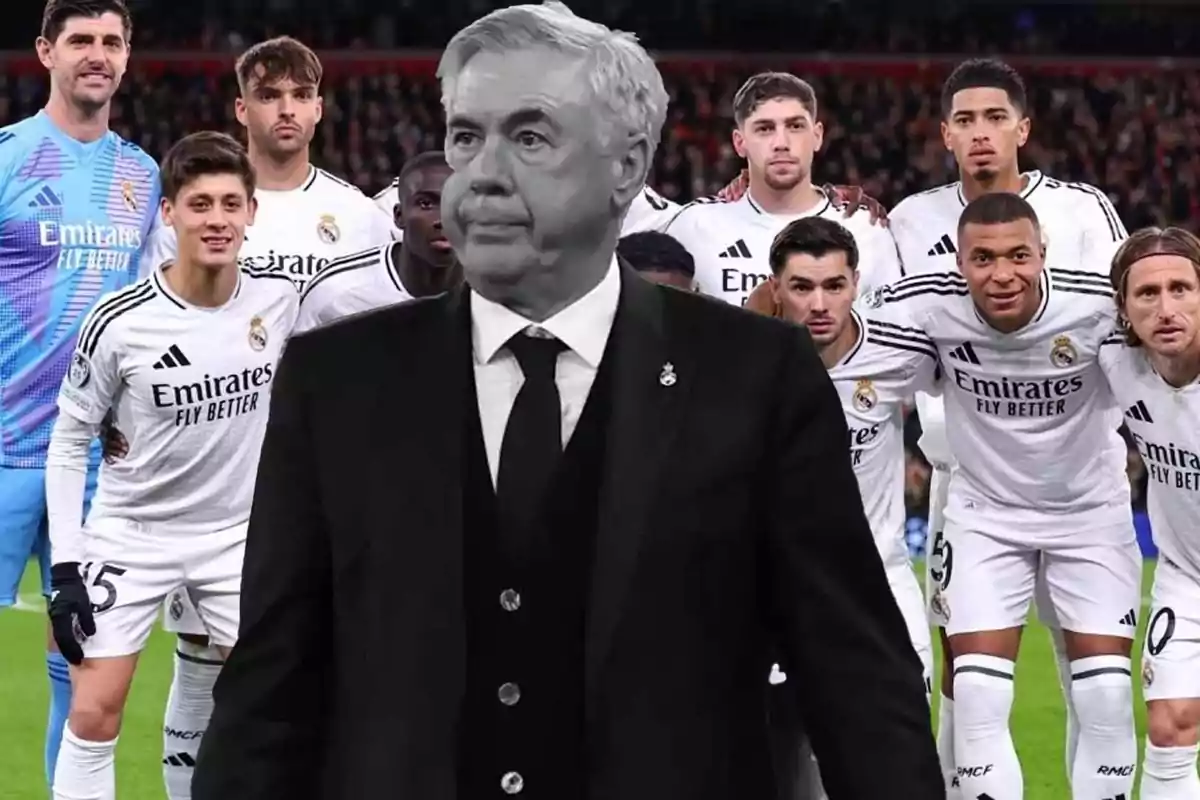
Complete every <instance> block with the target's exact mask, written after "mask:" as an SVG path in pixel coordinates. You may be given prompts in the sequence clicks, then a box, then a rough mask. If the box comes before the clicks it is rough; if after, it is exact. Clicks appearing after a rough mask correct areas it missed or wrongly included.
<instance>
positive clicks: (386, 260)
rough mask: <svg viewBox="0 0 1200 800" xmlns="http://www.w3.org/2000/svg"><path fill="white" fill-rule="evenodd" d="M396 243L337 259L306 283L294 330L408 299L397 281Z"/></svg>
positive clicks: (397, 247)
mask: <svg viewBox="0 0 1200 800" xmlns="http://www.w3.org/2000/svg"><path fill="white" fill-rule="evenodd" d="M398 249H399V246H398V245H396V244H394V243H393V244H385V245H384V246H383V247H374V248H371V249H370V250H364V251H362V252H361V253H355V254H353V255H349V256H346V257H345V258H339V259H338V260H337V261H334V262H333V263H331V264H330V265H329V266H328V267H326V268H325V270H324V271H323V272H322V273H321V274H320V275H318V276H317V277H315V278H313V279H312V280H311V281H309V282H308V286H306V287H304V293H303V294H301V295H300V316H299V319H297V320H296V333H303V332H304V331H307V330H311V329H312V328H315V327H317V326H318V325H323V324H324V323H326V322H332V321H333V320H335V319H341V318H342V317H345V316H349V315H350V314H357V313H359V312H360V311H370V310H372V309H376V308H383V307H384V306H390V305H395V304H396V303H401V302H404V301H405V300H411V299H412V295H411V294H409V292H408V290H407V289H405V288H404V284H403V283H402V282H401V281H400V270H399V269H398V265H397V264H396V262H395V260H394V259H395V256H396V255H399V254H398V253H397V252H396V251H397V250H398Z"/></svg>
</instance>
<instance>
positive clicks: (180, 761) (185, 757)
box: [162, 753, 196, 767]
mask: <svg viewBox="0 0 1200 800" xmlns="http://www.w3.org/2000/svg"><path fill="white" fill-rule="evenodd" d="M162 763H164V764H166V765H168V766H171V767H195V766H196V759H194V758H192V757H191V756H190V755H189V754H187V753H174V754H172V755H169V756H167V757H166V758H164V759H163V760H162Z"/></svg>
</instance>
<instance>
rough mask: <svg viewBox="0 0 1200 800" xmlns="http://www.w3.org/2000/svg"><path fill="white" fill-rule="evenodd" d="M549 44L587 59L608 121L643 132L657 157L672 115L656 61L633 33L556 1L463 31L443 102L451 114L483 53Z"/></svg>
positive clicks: (450, 57)
mask: <svg viewBox="0 0 1200 800" xmlns="http://www.w3.org/2000/svg"><path fill="white" fill-rule="evenodd" d="M537 46H541V47H549V48H552V49H554V50H557V51H559V52H562V53H568V54H571V55H576V56H578V57H579V58H580V60H583V61H585V62H586V66H587V69H586V74H587V80H588V83H589V85H590V86H591V89H592V91H593V92H594V94H595V97H596V99H597V101H598V102H599V103H601V104H603V106H605V109H604V110H605V112H606V114H605V116H606V118H608V119H609V122H611V123H612V124H615V125H617V126H618V127H623V128H624V129H625V132H626V133H627V134H641V135H643V136H645V137H646V138H647V140H648V143H649V146H650V148H651V150H650V154H651V156H653V154H654V148H656V147H657V146H658V140H659V136H660V135H661V134H662V128H663V123H664V122H665V121H666V117H667V101H668V97H667V90H666V89H665V88H664V87H663V81H662V75H661V74H660V73H659V71H658V66H657V65H655V63H654V59H652V58H650V54H649V53H647V52H646V50H645V48H643V47H642V46H641V45H640V44H639V43H638V40H637V37H636V36H634V35H633V34H632V33H624V32H622V31H614V30H612V29H610V28H608V27H606V26H604V25H601V24H599V23H597V22H592V21H591V20H587V19H584V18H583V17H580V16H578V15H576V14H575V13H574V12H573V11H571V9H569V8H567V7H566V5H564V4H563V3H560V2H557V0H549V1H548V2H545V3H542V4H541V5H534V4H526V5H518V6H509V7H508V8H502V9H498V10H496V11H493V12H492V13H490V14H488V15H487V16H485V17H481V18H480V19H477V20H476V21H475V22H472V23H471V24H470V25H468V26H467V27H465V28H463V29H462V30H460V31H459V32H458V33H456V34H455V35H454V38H453V39H451V40H450V43H449V44H448V45H446V50H445V52H443V53H442V58H441V61H440V62H439V63H438V69H437V76H438V78H439V79H440V80H441V83H442V105H443V107H445V109H446V112H447V113H449V112H450V98H451V97H453V96H454V84H455V81H456V80H457V78H458V75H459V73H460V72H462V70H463V67H465V66H466V65H467V62H468V61H470V60H471V59H472V58H474V57H475V56H476V55H477V54H479V53H481V52H492V53H504V52H508V51H511V50H522V49H525V48H529V47H537Z"/></svg>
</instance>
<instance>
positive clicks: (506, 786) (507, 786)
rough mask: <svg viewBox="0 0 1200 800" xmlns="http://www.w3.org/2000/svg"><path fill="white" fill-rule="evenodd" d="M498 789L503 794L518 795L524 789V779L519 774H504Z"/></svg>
mask: <svg viewBox="0 0 1200 800" xmlns="http://www.w3.org/2000/svg"><path fill="white" fill-rule="evenodd" d="M500 788H501V789H503V790H504V793H505V794H519V793H520V791H521V790H522V789H524V788H525V779H524V778H522V777H521V773H519V772H506V773H504V777H503V778H501V779H500Z"/></svg>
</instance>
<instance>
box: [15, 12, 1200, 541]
mask: <svg viewBox="0 0 1200 800" xmlns="http://www.w3.org/2000/svg"><path fill="white" fill-rule="evenodd" d="M33 5H36V6H38V7H39V8H40V5H41V4H40V3H37V4H33ZM498 5H502V3H498V2H494V1H490V0H440V1H439V2H437V3H436V4H435V3H430V2H425V1H423V0H344V2H340V3H337V4H330V3H328V2H325V1H324V0H257V2H243V0H203V2H196V3H193V4H174V3H164V2H162V1H161V0H140V1H139V0H132V2H130V6H131V9H132V10H133V11H134V15H135V28H134V35H133V45H134V50H133V53H134V54H133V59H132V63H131V67H130V72H129V74H128V75H127V76H126V78H125V80H124V84H123V86H122V89H121V91H120V93H119V94H118V96H117V98H116V100H115V101H114V105H113V118H112V127H113V129H114V130H116V131H117V132H118V133H120V134H121V135H122V136H124V137H126V138H129V139H131V140H133V141H136V142H138V143H139V144H140V145H141V146H142V147H143V148H144V149H145V150H147V151H148V152H149V153H150V154H151V155H153V156H155V157H156V158H159V159H161V157H162V156H163V155H164V154H165V152H166V150H167V148H168V147H169V146H170V145H171V144H172V143H174V142H175V141H176V140H177V139H179V138H180V137H181V136H182V135H184V134H185V133H188V132H192V131H196V130H200V129H206V128H209V129H220V130H226V131H228V132H230V133H234V134H235V135H240V134H241V131H240V126H238V124H237V123H236V121H235V120H234V117H233V99H234V97H235V95H236V90H237V87H236V83H235V81H234V79H233V75H232V63H233V59H234V58H235V57H236V55H237V54H238V53H240V52H241V51H242V50H243V49H244V48H245V47H246V46H248V45H249V44H252V43H253V42H255V41H258V40H259V39H261V38H266V37H269V36H273V35H277V34H281V33H287V34H291V35H293V36H296V37H298V38H300V39H302V40H303V41H305V42H306V43H308V44H310V45H312V46H314V47H315V48H317V49H318V50H320V51H321V55H322V58H323V60H324V62H325V68H326V80H325V84H324V87H323V93H324V96H325V117H324V121H323V122H322V124H321V126H320V128H319V129H318V134H317V138H316V140H315V141H314V146H313V158H314V161H315V162H316V163H317V164H318V165H319V166H321V167H324V168H325V169H327V170H329V171H331V172H333V173H334V174H337V175H341V176H344V177H345V178H346V179H347V180H350V181H352V182H353V183H355V184H356V185H358V186H359V187H360V188H362V189H363V190H364V191H365V192H367V193H369V194H370V193H374V192H377V191H379V190H381V189H383V188H384V187H385V186H387V185H388V184H389V183H390V182H391V181H392V179H393V177H394V176H395V175H396V173H397V171H398V169H399V167H400V165H401V164H402V163H403V162H404V160H405V159H407V158H408V157H409V156H411V155H413V154H415V153H418V152H421V151H423V150H429V149H437V148H439V147H440V146H441V139H442V136H443V130H442V125H441V119H442V113H441V106H440V102H439V98H440V93H439V90H438V87H437V82H436V79H435V78H434V75H433V72H434V68H435V66H436V59H437V52H438V49H439V48H440V46H441V45H442V44H444V43H445V41H446V40H447V39H448V38H449V36H450V35H451V34H452V33H453V32H454V31H455V30H457V29H458V28H459V27H461V25H463V24H464V23H465V22H466V21H468V20H469V19H471V18H474V17H476V16H478V15H480V14H482V13H484V12H486V11H487V10H489V9H490V8H492V7H495V6H498ZM568 5H570V6H571V7H572V8H573V9H574V10H575V11H577V12H578V13H581V14H586V15H588V16H591V17H592V18H595V19H598V20H601V21H604V22H606V23H607V24H610V25H613V26H615V27H618V28H622V29H624V30H630V31H633V32H636V33H637V34H638V35H639V37H640V38H641V39H642V41H643V42H644V43H645V44H646V45H647V46H648V47H649V48H651V49H652V50H656V51H660V53H661V54H662V57H661V63H662V67H663V72H664V75H665V77H666V81H667V86H668V89H669V90H670V92H671V97H672V104H671V111H670V115H669V119H668V123H667V126H666V128H665V130H664V134H663V142H662V146H661V147H660V149H659V152H658V156H657V161H656V165H655V170H654V174H653V178H652V183H653V185H654V187H655V188H656V189H658V190H659V191H660V192H661V193H662V194H663V195H665V196H667V197H670V198H672V199H675V200H679V201H687V200H690V199H692V198H695V197H699V196H704V195H709V194H712V193H714V192H716V191H717V190H718V189H719V188H721V187H722V186H724V185H725V184H726V183H727V182H728V181H729V180H730V179H731V178H732V177H733V176H734V175H736V174H737V172H738V170H739V169H740V168H741V165H740V163H739V161H738V159H737V157H736V155H735V154H734V152H733V149H732V146H731V145H730V141H729V132H730V130H731V128H732V125H733V122H732V114H731V105H732V97H733V94H734V92H735V91H736V89H737V88H738V86H739V85H740V84H741V83H742V81H744V80H745V78H746V77H748V76H749V75H750V74H752V73H754V72H757V71H760V70H762V69H768V68H769V69H783V70H787V71H790V72H793V73H795V74H797V75H800V76H801V77H804V78H805V79H807V80H809V81H810V82H811V83H812V84H813V85H814V87H815V88H816V90H817V96H818V98H819V101H820V104H821V107H820V112H819V115H820V117H821V119H822V120H823V122H824V124H825V131H826V133H825V144H824V147H823V149H822V152H821V153H820V154H818V161H817V164H816V167H815V177H816V179H817V180H818V181H819V182H831V183H838V184H856V185H862V186H864V187H865V188H866V190H867V192H868V193H869V194H871V195H872V196H874V197H876V198H878V199H879V200H881V201H882V202H883V203H884V204H885V205H887V206H889V207H890V206H892V205H894V204H895V203H897V202H898V201H899V200H901V199H902V198H904V197H905V196H907V195H909V194H911V193H913V192H917V191H921V190H923V189H926V188H929V187H931V186H935V185H938V184H942V183H946V182H950V181H953V180H956V179H957V174H956V168H955V164H954V161H953V158H952V157H951V156H950V154H949V153H947V152H946V151H945V149H944V148H943V146H942V144H941V138H940V134H939V123H940V116H939V110H938V89H939V86H940V82H941V80H942V79H943V78H944V77H945V75H946V74H947V73H948V72H949V70H950V69H951V68H953V66H954V64H955V63H957V60H958V58H957V56H960V55H962V54H979V53H981V52H988V53H1001V54H1005V55H1006V56H1007V57H1008V58H1009V60H1010V61H1011V63H1013V64H1014V66H1017V67H1018V69H1020V70H1021V72H1022V74H1023V75H1024V77H1025V80H1026V82H1027V84H1028V88H1029V96H1030V103H1031V109H1030V113H1031V117H1032V119H1033V133H1032V136H1031V141H1030V144H1029V145H1028V146H1027V147H1026V148H1025V150H1024V152H1023V158H1024V162H1025V163H1024V164H1023V166H1025V167H1026V168H1030V169H1032V168H1037V169H1041V170H1044V171H1045V172H1047V173H1049V174H1051V175H1053V176H1055V177H1057V178H1062V179H1067V180H1074V181H1083V182H1086V183H1090V184H1093V185H1096V186H1100V187H1102V188H1104V189H1105V190H1106V191H1107V192H1108V193H1109V194H1110V196H1111V199H1112V200H1113V202H1114V204H1115V206H1116V207H1117V209H1118V211H1119V213H1120V214H1121V216H1122V218H1123V220H1124V221H1125V224H1126V226H1127V227H1128V228H1129V229H1130V230H1132V229H1134V228H1137V227H1141V226H1145V225H1150V224H1158V225H1164V224H1168V223H1175V224H1183V225H1185V226H1187V227H1189V228H1191V229H1192V230H1196V229H1197V227H1200V185H1198V177H1200V70H1197V68H1196V67H1197V63H1196V62H1193V61H1188V60H1173V59H1172V58H1171V57H1173V56H1186V55H1188V54H1194V53H1200V6H1198V5H1194V4H1181V5H1172V6H1170V7H1167V8H1151V7H1146V6H1135V5H1131V4H1117V5H1111V6H1110V5H1086V6H1085V5H1075V4H1071V5H1069V6H1049V5H1047V6H1041V5H1037V4H1034V5H1032V6H1023V5H1022V4H1012V3H1006V4H997V3H986V2H980V0H974V1H972V0H933V1H932V2H927V3H924V4H920V5H919V6H918V5H912V4H910V5H905V4H893V3H889V2H887V0H813V1H812V2H808V3H795V2H794V0H745V2H739V3H728V2H718V0H658V1H657V2H655V3H653V4H651V3H645V4H641V3H635V2H633V0H575V2H569V3H568ZM34 10H35V11H36V9H34ZM14 12H16V9H14ZM16 13H18V16H19V15H20V12H16ZM36 27H37V19H36V16H32V15H31V18H30V20H29V21H28V23H27V24H20V23H19V22H14V24H13V25H11V26H8V27H7V29H6V30H5V31H0V38H2V39H3V41H0V48H2V49H4V52H3V53H2V54H0V61H2V62H3V63H2V64H0V124H7V123H9V122H12V121H15V120H18V119H21V118H23V117H25V116H28V115H31V114H33V113H35V112H36V111H37V110H38V109H39V108H40V107H41V106H42V104H43V103H44V102H45V94H46V91H47V87H46V80H45V72H44V70H43V69H42V68H41V67H40V65H38V64H37V62H36V61H35V60H34V58H33V54H32V47H31V43H30V42H28V41H18V40H16V38H14V32H20V31H28V30H30V29H34V28H36ZM4 37H7V38H4ZM663 51H665V52H663ZM774 54H777V55H774ZM832 54H836V55H832ZM1130 475H1131V480H1133V481H1134V489H1135V497H1136V498H1137V502H1139V503H1140V502H1141V496H1142V487H1143V486H1144V469H1142V467H1141V465H1140V460H1139V459H1138V457H1137V454H1136V453H1135V452H1133V451H1132V450H1131V458H1130ZM927 477H928V467H927V465H925V464H924V463H923V462H922V461H921V459H919V458H913V459H912V460H911V463H910V469H909V479H910V480H909V489H910V490H909V497H908V500H909V505H910V509H911V510H912V511H913V513H914V515H915V516H919V515H920V514H921V511H922V509H923V508H924V506H925V503H926V497H925V489H926V481H927ZM918 539H923V531H922V532H921V535H920V536H917V535H916V532H914V541H917V540H918Z"/></svg>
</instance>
